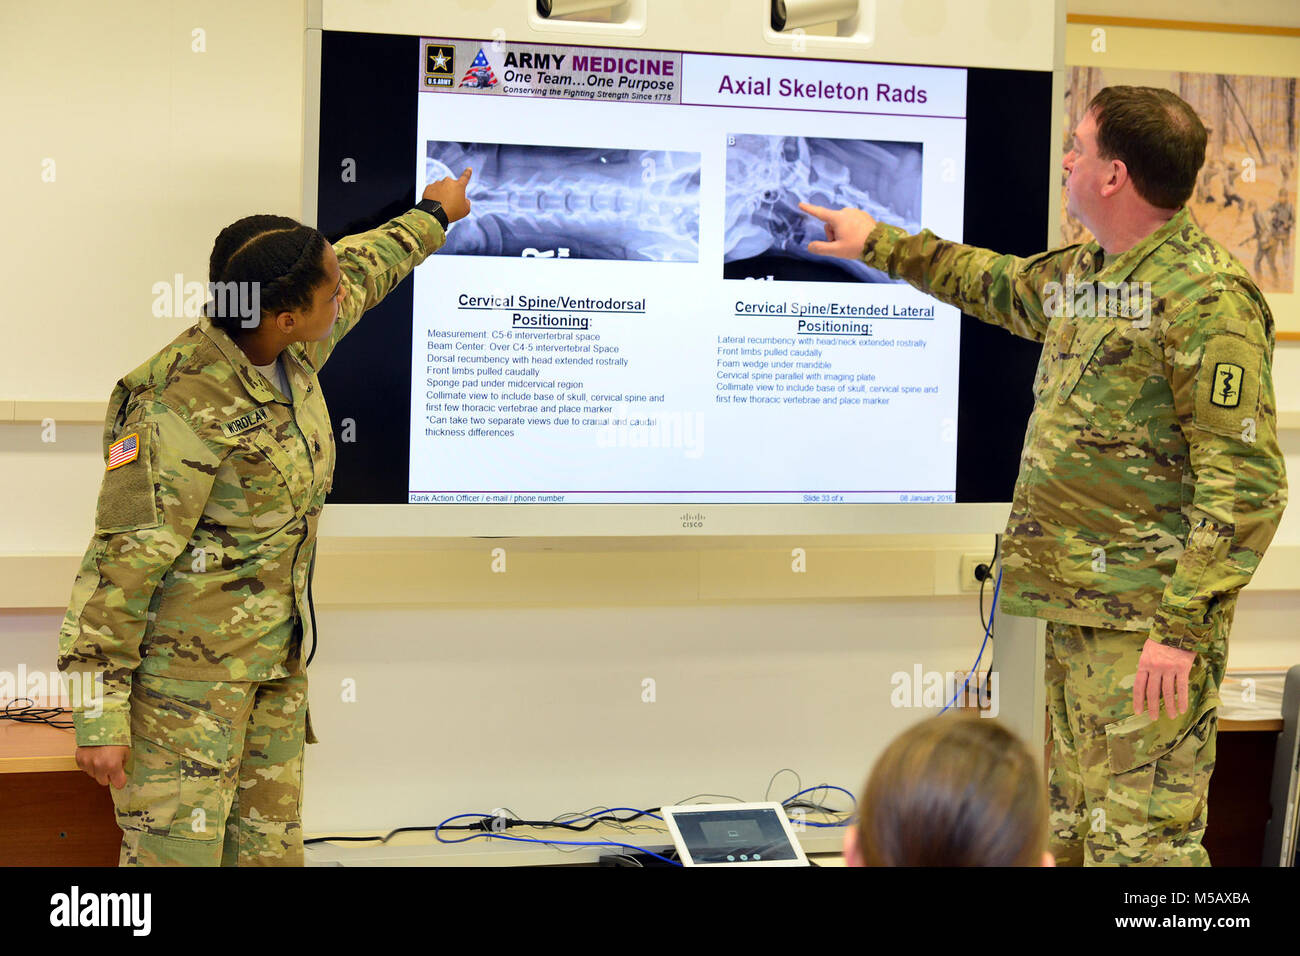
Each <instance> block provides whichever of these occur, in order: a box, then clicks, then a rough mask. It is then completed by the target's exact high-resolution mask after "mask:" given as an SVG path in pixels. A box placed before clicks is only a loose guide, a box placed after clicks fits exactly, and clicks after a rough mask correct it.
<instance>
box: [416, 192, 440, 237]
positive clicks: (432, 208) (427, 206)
mask: <svg viewBox="0 0 1300 956" xmlns="http://www.w3.org/2000/svg"><path fill="white" fill-rule="evenodd" d="M415 208H416V209H419V210H421V211H423V212H427V213H428V214H429V215H430V216H432V217H433V218H434V219H436V220H438V224H439V225H440V226H442V231H443V232H446V231H447V226H448V222H447V211H446V210H445V209H443V208H442V203H440V202H438V200H436V199H421V200H420V201H419V202H417V203H416V204H415Z"/></svg>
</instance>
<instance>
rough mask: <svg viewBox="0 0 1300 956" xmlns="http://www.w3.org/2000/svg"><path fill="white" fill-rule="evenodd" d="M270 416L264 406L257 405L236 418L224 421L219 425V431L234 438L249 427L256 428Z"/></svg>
mask: <svg viewBox="0 0 1300 956" xmlns="http://www.w3.org/2000/svg"><path fill="white" fill-rule="evenodd" d="M270 417H271V415H270V413H269V412H267V410H266V407H265V406H259V407H257V408H255V409H253V410H252V411H251V412H248V413H247V414H245V415H240V416H239V417H238V418H232V419H231V420H230V421H228V422H224V423H223V424H222V426H221V433H222V434H223V435H225V436H226V437H227V438H234V437H235V436H236V435H238V434H239V433H241V432H246V431H248V430H249V429H250V428H256V427H257V426H258V425H260V424H262V423H263V422H265V421H267V420H268V419H269V418H270Z"/></svg>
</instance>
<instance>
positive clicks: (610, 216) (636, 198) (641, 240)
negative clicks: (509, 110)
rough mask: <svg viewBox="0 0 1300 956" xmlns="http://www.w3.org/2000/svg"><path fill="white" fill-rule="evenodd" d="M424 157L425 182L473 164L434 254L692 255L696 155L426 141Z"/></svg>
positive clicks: (695, 245)
mask: <svg viewBox="0 0 1300 956" xmlns="http://www.w3.org/2000/svg"><path fill="white" fill-rule="evenodd" d="M425 155H426V157H427V161H426V165H425V174H426V176H427V182H435V181H437V180H439V179H442V178H443V177H444V176H456V175H459V174H460V172H461V170H463V169H464V168H465V167H466V166H472V167H473V169H474V178H473V179H472V180H471V181H470V186H469V198H470V202H471V204H472V208H471V211H470V215H469V217H468V218H466V219H464V220H462V221H461V222H459V223H457V224H456V225H455V226H454V227H453V228H452V229H451V232H450V233H449V235H448V237H447V245H446V247H445V248H444V249H443V251H442V252H441V253H440V255H444V256H445V255H462V256H536V257H539V258H570V259H643V260H644V259H648V260H652V261H657V262H698V261H699V258H700V154H699V153H686V152H667V151H663V150H638V149H599V148H596V149H592V148H585V147H571V146H525V145H513V144H502V143H440V142H434V141H432V140H431V141H429V142H428V143H427V146H426V154H425Z"/></svg>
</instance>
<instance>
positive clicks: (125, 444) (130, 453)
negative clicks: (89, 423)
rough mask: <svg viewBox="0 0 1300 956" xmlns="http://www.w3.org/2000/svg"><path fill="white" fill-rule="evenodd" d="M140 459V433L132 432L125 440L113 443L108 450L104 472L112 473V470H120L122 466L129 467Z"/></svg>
mask: <svg viewBox="0 0 1300 956" xmlns="http://www.w3.org/2000/svg"><path fill="white" fill-rule="evenodd" d="M139 457H140V433H139V432H132V433H131V434H130V435H127V436H126V437H125V438H122V439H119V440H118V441H115V442H113V444H112V445H111V446H110V447H109V449H108V462H107V463H106V467H105V470H106V471H112V470H113V469H114V468H121V467H122V466H123V465H129V464H130V463H131V462H133V461H135V460H136V459H137V458H139Z"/></svg>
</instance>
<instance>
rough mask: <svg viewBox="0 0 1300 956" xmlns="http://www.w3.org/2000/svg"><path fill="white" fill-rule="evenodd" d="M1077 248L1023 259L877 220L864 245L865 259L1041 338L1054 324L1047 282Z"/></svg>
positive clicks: (992, 321)
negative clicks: (1047, 312)
mask: <svg viewBox="0 0 1300 956" xmlns="http://www.w3.org/2000/svg"><path fill="white" fill-rule="evenodd" d="M1072 249H1073V247H1067V248H1066V249H1058V250H1054V251H1052V252H1046V253H1043V254H1042V255H1038V256H1034V257H1033V258H1030V259H1021V258H1019V257H1017V256H1008V255H999V254H998V253H996V252H992V251H990V250H988V249H980V248H977V247H975V246H964V245H962V244H961V243H957V242H948V241H946V240H944V239H940V238H939V237H938V236H936V235H935V234H934V233H932V232H930V230H928V229H923V230H921V231H920V232H918V233H917V234H916V235H909V234H908V233H906V232H904V231H903V230H902V229H899V228H898V227H897V226H890V225H887V224H885V223H877V225H876V228H875V229H873V230H872V232H871V235H869V236H868V237H867V242H866V245H865V246H864V247H863V250H862V261H863V262H865V263H866V264H867V265H869V266H871V267H872V268H875V269H880V270H881V271H883V272H887V273H889V275H890V277H891V278H895V279H904V280H906V281H907V282H908V283H910V284H911V285H913V286H914V287H916V288H917V289H920V290H921V291H922V292H924V293H926V294H928V295H932V296H934V297H935V298H936V299H938V300H939V301H940V302H946V303H947V304H948V305H955V306H956V307H957V308H959V309H961V310H962V311H963V312H967V313H969V314H970V315H973V316H975V318H977V319H979V320H980V321H982V322H988V323H990V324H992V325H998V326H1001V327H1002V328H1004V329H1006V330H1007V331H1009V332H1011V333H1013V334H1014V335H1018V336H1020V337H1021V338H1026V339H1032V340H1033V341H1035V342H1041V341H1043V339H1044V337H1045V336H1046V334H1047V327H1048V324H1049V317H1048V316H1045V315H1044V309H1043V302H1042V299H1043V296H1044V295H1045V294H1047V293H1045V292H1044V285H1045V284H1046V283H1047V282H1048V281H1051V280H1052V279H1054V278H1056V277H1057V276H1058V275H1059V274H1060V272H1061V270H1060V260H1061V258H1062V256H1064V255H1065V254H1066V253H1067V252H1068V251H1070V250H1072Z"/></svg>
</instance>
